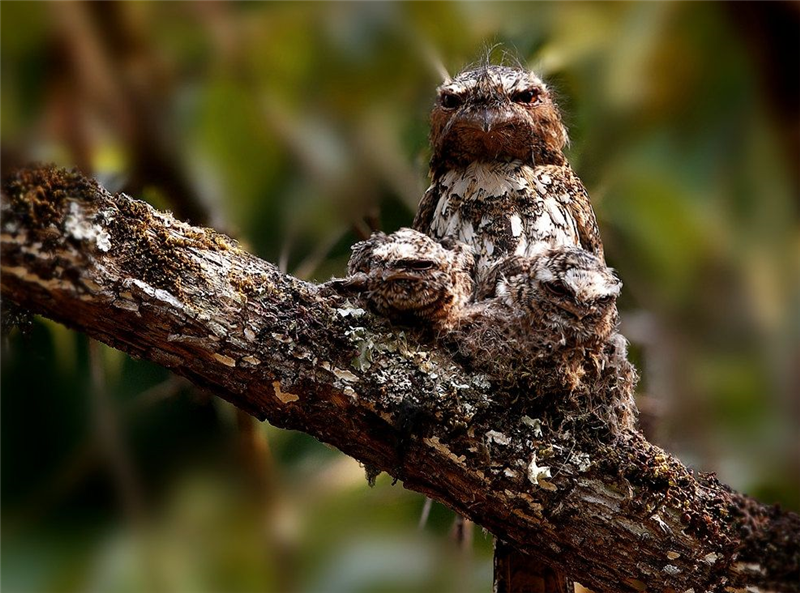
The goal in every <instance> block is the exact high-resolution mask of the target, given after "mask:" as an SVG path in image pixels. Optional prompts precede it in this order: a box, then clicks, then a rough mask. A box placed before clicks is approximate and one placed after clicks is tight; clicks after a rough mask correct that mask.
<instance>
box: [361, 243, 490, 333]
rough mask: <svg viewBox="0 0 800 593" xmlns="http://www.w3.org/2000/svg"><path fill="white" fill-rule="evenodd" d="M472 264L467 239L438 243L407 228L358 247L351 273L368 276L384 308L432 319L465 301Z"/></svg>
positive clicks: (469, 291) (377, 302) (374, 296)
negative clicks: (464, 240) (464, 241)
mask: <svg viewBox="0 0 800 593" xmlns="http://www.w3.org/2000/svg"><path fill="white" fill-rule="evenodd" d="M356 255H358V257H356ZM474 265H475V260H474V257H473V255H472V251H471V249H470V248H469V247H467V246H466V245H464V244H463V243H459V242H457V241H453V240H450V239H445V240H443V241H441V242H439V241H435V240H434V239H432V238H430V237H428V236H427V235H424V234H422V233H420V232H418V231H415V230H412V229H408V228H403V229H400V230H399V231H396V232H394V233H392V234H391V235H388V236H387V235H383V234H382V233H380V234H376V235H373V237H372V238H371V239H369V240H368V241H365V242H362V243H359V244H358V245H357V246H355V247H354V258H353V259H351V265H350V273H351V274H352V273H358V272H361V273H366V274H367V275H368V276H369V277H370V286H371V294H372V301H373V304H374V305H375V307H376V309H378V310H379V311H380V312H382V313H384V314H387V315H389V316H398V315H400V316H402V315H404V314H407V315H409V316H411V317H416V318H424V319H433V318H441V317H444V316H446V315H449V314H450V311H451V310H452V309H453V307H461V306H463V305H464V304H466V302H467V300H468V299H469V297H470V296H471V294H472V288H473V283H472V272H473V268H474Z"/></svg>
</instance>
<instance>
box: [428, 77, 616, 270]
mask: <svg viewBox="0 0 800 593" xmlns="http://www.w3.org/2000/svg"><path fill="white" fill-rule="evenodd" d="M566 143H567V132H566V129H565V128H564V125H563V124H562V122H561V114H560V113H559V110H558V107H557V106H556V104H555V102H554V101H553V98H552V95H551V92H550V90H549V89H548V87H547V86H546V85H545V84H544V83H543V82H542V81H541V80H540V79H539V78H538V77H537V76H536V75H535V74H533V73H532V72H528V71H527V70H524V69H522V68H518V67H510V66H496V65H482V66H480V67H478V68H474V69H471V70H467V71H464V72H462V73H461V74H459V75H458V76H456V77H455V78H453V79H452V80H449V81H447V82H445V83H444V84H443V85H442V86H440V87H439V89H438V94H437V99H436V104H435V106H434V108H433V111H432V113H431V145H432V150H433V154H432V157H431V163H430V176H431V186H430V187H429V188H428V190H427V191H426V193H425V195H424V196H423V198H422V201H421V202H420V205H419V210H418V212H417V215H416V217H415V219H414V223H413V227H414V228H415V229H417V230H419V231H421V232H423V233H426V234H428V235H430V236H432V237H434V238H437V239H442V238H444V237H452V238H454V239H457V240H459V241H463V242H464V243H466V244H468V245H471V246H472V247H474V249H475V254H476V258H477V267H478V273H479V275H481V274H483V273H485V272H486V271H487V270H488V268H489V266H490V265H491V264H492V263H493V262H494V261H496V260H498V259H499V258H501V257H503V256H506V255H523V256H527V255H534V254H536V253H537V252H539V251H540V250H541V249H543V248H547V247H555V246H560V245H567V246H577V247H582V248H583V249H585V250H587V251H589V252H591V253H593V254H594V255H596V256H597V257H598V258H600V259H601V260H602V259H603V246H602V243H601V241H600V233H599V230H598V228H597V221H596V219H595V215H594V211H593V210H592V206H591V203H590V201H589V196H588V194H587V192H586V189H585V188H584V187H583V184H582V183H581V181H580V179H578V177H577V176H576V175H575V174H574V173H573V171H572V169H571V168H570V166H569V164H568V163H567V161H566V159H565V157H564V154H563V149H564V146H565V145H566Z"/></svg>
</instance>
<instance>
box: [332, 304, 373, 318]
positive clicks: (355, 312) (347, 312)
mask: <svg viewBox="0 0 800 593" xmlns="http://www.w3.org/2000/svg"><path fill="white" fill-rule="evenodd" d="M336 312H337V313H338V314H339V315H340V316H341V317H352V318H354V319H357V318H359V317H363V316H364V315H365V314H366V311H364V309H362V308H361V307H342V308H341V309H336Z"/></svg>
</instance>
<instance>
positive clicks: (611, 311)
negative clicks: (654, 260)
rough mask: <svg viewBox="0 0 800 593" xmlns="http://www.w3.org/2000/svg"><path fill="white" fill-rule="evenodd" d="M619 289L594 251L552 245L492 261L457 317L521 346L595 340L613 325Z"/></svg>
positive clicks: (598, 341)
mask: <svg viewBox="0 0 800 593" xmlns="http://www.w3.org/2000/svg"><path fill="white" fill-rule="evenodd" d="M621 288H622V283H621V282H620V281H619V279H618V278H617V277H616V275H615V274H614V271H613V270H612V269H610V268H608V267H606V265H605V264H604V263H603V261H602V260H600V258H598V257H597V256H595V255H592V254H591V253H589V252H587V251H584V250H583V249H580V248H578V247H553V248H549V249H546V250H544V251H542V252H540V253H539V254H538V255H536V256H532V257H528V256H509V257H506V258H504V259H502V260H500V261H499V262H497V263H496V264H495V265H494V266H492V268H491V269H490V270H489V272H488V273H487V276H486V278H485V279H484V280H483V281H482V282H481V284H480V285H479V286H478V287H477V290H476V301H475V303H474V304H472V305H470V306H469V307H468V308H467V309H465V310H464V312H463V313H462V315H461V317H462V319H463V320H465V321H467V322H468V323H471V324H473V325H475V323H478V324H479V325H483V326H486V328H487V329H491V330H492V331H500V332H502V334H503V335H504V336H505V337H507V338H508V339H510V340H512V341H513V342H515V343H517V344H519V345H520V346H521V348H520V349H521V350H522V351H528V352H529V351H531V350H545V351H552V350H554V349H558V348H561V347H565V346H567V347H572V346H590V345H596V344H601V343H603V342H605V341H606V340H608V339H609V337H610V336H611V335H612V334H613V333H614V332H615V331H616V329H617V325H618V321H619V320H618V315H617V307H616V301H617V297H618V296H619V294H620V290H621ZM478 333H480V332H478Z"/></svg>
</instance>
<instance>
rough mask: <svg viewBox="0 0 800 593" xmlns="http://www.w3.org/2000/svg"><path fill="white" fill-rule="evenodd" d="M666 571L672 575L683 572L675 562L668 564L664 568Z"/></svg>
mask: <svg viewBox="0 0 800 593" xmlns="http://www.w3.org/2000/svg"><path fill="white" fill-rule="evenodd" d="M663 570H664V572H666V573H667V574H668V575H670V576H673V577H674V576H676V575H679V574H681V569H680V568H678V567H677V566H675V565H673V564H667V565H665V566H664V568H663Z"/></svg>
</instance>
